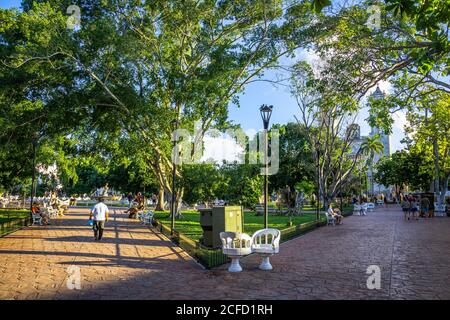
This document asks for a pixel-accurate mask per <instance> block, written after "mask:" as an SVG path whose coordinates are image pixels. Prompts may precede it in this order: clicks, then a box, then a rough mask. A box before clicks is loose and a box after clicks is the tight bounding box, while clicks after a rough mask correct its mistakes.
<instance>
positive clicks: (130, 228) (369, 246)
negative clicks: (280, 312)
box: [0, 208, 450, 299]
mask: <svg viewBox="0 0 450 320" xmlns="http://www.w3.org/2000/svg"><path fill="white" fill-rule="evenodd" d="M112 217H113V219H112V221H110V222H109V223H108V225H107V230H106V232H105V235H104V239H103V240H102V241H101V242H95V241H94V240H93V235H92V232H91V229H90V227H89V226H88V225H87V213H86V210H81V209H78V210H76V209H72V210H71V211H70V212H69V214H68V215H66V216H65V217H64V218H62V219H58V220H55V221H54V224H53V225H51V226H34V227H29V228H25V229H22V230H19V231H17V232H15V233H13V234H11V235H9V236H7V237H4V238H0V299H450V274H449V272H448V271H449V268H450V255H449V252H450V249H449V248H450V232H449V231H450V219H448V218H433V219H428V220H420V221H403V220H402V215H401V213H400V211H399V209H398V208H391V209H387V210H386V209H377V211H376V212H374V213H369V215H368V216H366V217H360V216H354V217H349V218H346V219H345V221H344V224H343V225H340V226H335V227H324V228H320V229H318V230H315V231H313V232H310V233H308V234H306V235H304V236H302V237H299V238H296V239H294V240H291V241H289V242H287V243H284V244H282V245H281V250H280V254H278V255H276V256H274V257H272V258H271V261H272V264H273V266H274V270H273V271H270V272H263V271H260V270H258V269H257V266H258V263H259V257H257V256H255V255H251V256H249V257H246V258H245V259H243V260H242V266H243V268H244V271H243V272H242V273H239V274H230V273H228V272H227V271H226V269H227V266H222V267H219V268H216V269H214V270H204V269H203V268H202V267H201V266H199V265H198V264H197V263H196V262H195V261H193V260H192V259H191V258H190V257H189V256H188V255H187V254H186V253H184V252H183V251H182V250H181V249H180V248H178V247H177V246H175V245H173V244H172V243H171V242H170V241H168V240H167V239H166V238H165V237H164V236H162V235H161V234H159V233H156V232H153V231H150V230H148V228H147V227H145V226H142V225H140V224H139V223H137V222H136V221H132V220H128V219H126V217H125V215H123V214H116V215H113V216H112ZM370 265H378V266H379V267H380V268H381V289H380V290H369V289H368V288H367V286H366V281H367V277H368V275H367V274H366V269H367V267H368V266H370ZM71 266H77V267H79V268H80V273H81V289H80V290H76V289H74V290H69V289H68V288H67V279H68V272H67V270H68V268H69V267H71Z"/></svg>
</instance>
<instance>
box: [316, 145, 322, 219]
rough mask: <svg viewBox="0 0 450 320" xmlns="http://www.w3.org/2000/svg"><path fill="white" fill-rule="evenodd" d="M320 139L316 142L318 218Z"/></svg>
mask: <svg viewBox="0 0 450 320" xmlns="http://www.w3.org/2000/svg"><path fill="white" fill-rule="evenodd" d="M320 148H321V144H320V141H317V142H316V153H317V206H316V207H317V208H316V220H317V221H319V219H320Z"/></svg>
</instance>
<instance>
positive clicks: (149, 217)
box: [138, 211, 155, 225]
mask: <svg viewBox="0 0 450 320" xmlns="http://www.w3.org/2000/svg"><path fill="white" fill-rule="evenodd" d="M154 215H155V213H154V212H153V211H148V212H143V213H138V218H139V220H141V222H142V224H144V225H145V224H152V221H153V216H154Z"/></svg>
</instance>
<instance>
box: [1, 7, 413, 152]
mask: <svg viewBox="0 0 450 320" xmlns="http://www.w3.org/2000/svg"><path fill="white" fill-rule="evenodd" d="M20 3H21V0H0V7H3V8H11V7H19V6H20ZM271 75H272V73H269V74H268V75H267V76H271ZM381 89H382V90H384V91H386V92H389V84H388V83H383V84H382V86H381ZM240 104H241V107H240V108H237V107H236V106H231V107H230V112H229V115H230V119H231V120H232V121H233V122H234V123H237V124H240V125H241V126H242V128H243V129H244V130H259V129H261V127H262V121H261V118H260V115H259V107H260V106H261V105H262V104H268V105H273V106H274V110H273V114H272V119H271V123H272V124H273V123H287V122H289V121H294V115H296V114H298V111H297V105H296V102H295V100H294V99H293V98H292V97H291V96H290V94H289V92H288V89H287V88H286V87H283V86H278V87H274V86H273V85H272V84H270V83H267V82H254V83H251V84H249V85H247V87H246V88H245V93H244V94H241V98H240ZM366 117H367V111H365V110H363V112H361V114H360V115H359V117H358V123H359V124H360V125H361V133H362V135H367V134H368V133H369V131H370V128H369V126H368V124H367V123H366V122H365V121H364V119H365V118H366ZM394 120H395V124H394V128H393V134H392V136H391V149H392V151H396V150H399V149H401V148H402V147H403V145H402V144H401V143H400V140H401V139H402V138H403V137H404V133H403V126H404V124H405V117H404V114H402V113H398V114H396V115H394Z"/></svg>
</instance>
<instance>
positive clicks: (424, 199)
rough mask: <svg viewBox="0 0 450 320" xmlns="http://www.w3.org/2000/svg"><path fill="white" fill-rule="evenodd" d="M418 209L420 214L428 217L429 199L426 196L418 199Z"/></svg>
mask: <svg viewBox="0 0 450 320" xmlns="http://www.w3.org/2000/svg"><path fill="white" fill-rule="evenodd" d="M420 209H421V210H422V215H423V217H424V218H429V214H430V199H428V198H427V197H422V199H421V200H420Z"/></svg>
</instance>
